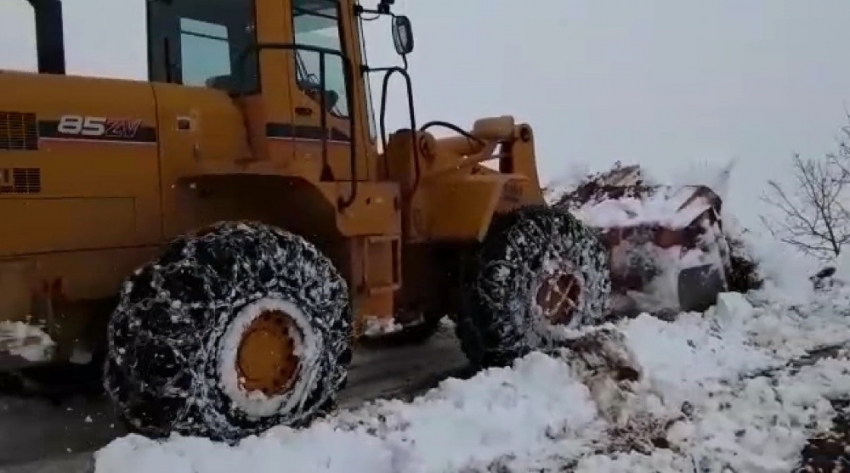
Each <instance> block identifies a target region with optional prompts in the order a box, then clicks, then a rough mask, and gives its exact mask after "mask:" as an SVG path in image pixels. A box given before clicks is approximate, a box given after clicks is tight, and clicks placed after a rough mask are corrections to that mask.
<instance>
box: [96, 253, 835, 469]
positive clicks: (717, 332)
mask: <svg viewBox="0 0 850 473" xmlns="http://www.w3.org/2000/svg"><path fill="white" fill-rule="evenodd" d="M750 238H751V241H750V243H751V246H752V248H753V249H754V251H755V252H756V256H757V259H758V261H759V263H760V268H761V270H762V272H763V273H764V275H765V276H766V281H765V284H764V286H763V287H762V288H760V289H758V290H754V291H750V292H748V293H747V294H739V293H724V294H721V296H720V297H719V300H718V302H717V304H716V305H715V306H713V307H712V308H710V309H709V310H708V311H706V312H705V313H684V314H679V315H678V317H676V318H675V319H673V320H670V321H665V320H661V319H658V318H655V317H652V316H649V315H647V314H643V315H640V316H638V317H637V318H631V319H627V320H623V321H620V322H618V323H617V324H616V325H606V326H603V327H601V328H594V329H585V330H584V331H583V332H584V333H583V334H580V333H578V332H576V333H573V334H572V335H575V336H576V337H578V336H579V335H585V337H584V338H582V340H585V342H587V341H588V340H590V343H594V344H596V349H593V350H585V351H583V350H581V347H580V346H578V345H573V346H570V345H567V346H568V347H567V348H565V349H563V350H562V351H560V352H552V353H546V354H544V353H532V354H530V355H528V356H526V357H524V358H522V359H519V360H517V361H516V362H515V363H514V365H513V366H512V367H509V368H496V369H489V370H486V371H482V372H480V373H479V374H478V375H476V376H474V377H472V378H471V379H468V380H465V381H461V380H456V379H448V380H446V381H444V382H443V383H442V384H441V385H440V386H438V387H437V388H435V389H433V390H431V391H429V392H427V393H426V394H424V395H422V396H420V397H418V398H416V399H415V400H413V401H412V402H402V401H399V400H381V401H374V402H371V403H368V404H366V405H363V406H360V407H357V408H355V409H347V410H342V411H339V412H336V413H335V414H333V415H331V416H329V417H327V418H325V419H322V420H319V421H317V422H315V423H314V424H313V425H312V426H310V427H309V428H305V429H301V430H293V429H290V428H287V427H278V428H274V429H272V430H270V431H268V432H266V433H265V434H263V435H261V436H257V437H250V438H247V439H245V440H243V441H242V442H240V443H239V444H237V445H226V444H221V443H215V442H212V441H209V440H206V439H200V438H185V437H179V436H174V437H172V438H170V439H167V440H160V441H156V440H150V439H147V438H144V437H141V436H136V435H129V436H125V437H123V438H119V439H116V440H114V441H113V442H111V443H110V444H109V445H107V446H106V447H104V448H103V449H101V450H100V451H98V452H97V453H96V455H95V460H96V471H97V472H98V473H162V472H164V471H168V472H169V473H219V472H220V473H225V472H227V473H229V472H233V471H246V472H248V471H250V472H251V473H262V472H275V473H277V472H279V471H281V469H285V470H286V471H305V472H307V471H309V472H345V473H358V472H363V473H383V472H386V473H390V472H392V473H402V472H404V473H427V472H464V473H473V472H484V471H496V472H528V471H535V472H538V471H545V472H550V471H551V472H565V471H571V472H572V471H574V472H588V473H590V472H593V473H601V472H630V473H634V472H659V471H663V472H691V471H694V472H748V473H761V472H764V473H767V472H791V471H794V470H795V469H796V468H798V467H799V465H800V462H801V452H803V451H804V450H805V449H808V450H807V451H813V449H814V448H815V447H813V445H814V444H813V443H812V440H811V439H813V438H820V437H819V436H823V435H824V433H827V432H830V431H831V430H835V419H836V418H837V417H836V416H837V415H838V414H840V413H839V412H838V410H839V409H840V406H841V401H842V400H847V399H850V350H845V349H844V346H845V345H847V346H850V284H846V283H845V282H846V281H850V264H848V262H844V263H842V262H839V263H840V264H839V265H838V270H837V271H836V274H835V276H834V278H833V280H832V282H833V283H834V284H832V285H827V287H821V288H820V289H818V290H815V288H814V287H813V285H812V282H811V281H810V280H809V279H808V277H809V276H810V275H811V274H813V273H814V272H815V271H816V270H817V269H818V268H817V267H814V266H812V265H810V264H804V263H806V262H804V261H801V260H798V259H795V258H794V255H793V254H790V253H788V252H787V251H783V250H782V249H780V248H777V247H776V246H775V245H774V244H771V243H770V242H768V241H755V240H752V239H753V238H756V237H750ZM588 333H591V334H596V335H597V336H595V337H593V336H592V337H590V338H587V336H586V335H587V334H588ZM822 443H823V441H821V444H822ZM815 444H817V441H815ZM821 444H818V445H821ZM821 446H822V445H821ZM824 471H826V470H824Z"/></svg>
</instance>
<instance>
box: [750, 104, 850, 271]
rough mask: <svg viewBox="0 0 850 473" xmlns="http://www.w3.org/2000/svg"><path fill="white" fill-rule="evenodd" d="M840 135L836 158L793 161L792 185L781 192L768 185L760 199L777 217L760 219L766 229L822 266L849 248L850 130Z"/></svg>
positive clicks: (780, 187)
mask: <svg viewBox="0 0 850 473" xmlns="http://www.w3.org/2000/svg"><path fill="white" fill-rule="evenodd" d="M848 118H850V116H849V117H848ZM842 132H843V136H842V137H841V139H839V147H838V152H837V153H833V154H827V155H826V156H824V157H823V158H821V159H817V160H815V159H802V158H801V157H800V156H799V155H795V156H794V158H793V168H794V174H793V176H794V181H793V184H792V185H791V186H789V187H788V188H786V187H784V186H783V185H781V184H779V183H778V182H776V181H768V192H767V193H766V194H765V195H764V196H763V197H762V200H764V201H765V202H767V203H768V204H770V205H771V206H773V207H774V208H775V209H777V210H778V211H779V215H778V217H776V218H765V217H764V216H762V217H761V220H762V223H763V224H764V225H765V226H766V227H767V229H768V230H769V231H770V232H771V233H772V234H773V235H774V236H775V237H776V238H778V239H780V240H781V241H783V242H785V243H788V244H790V245H792V246H794V247H796V248H798V249H799V250H801V251H803V252H805V253H808V254H810V255H812V256H815V257H817V258H820V259H823V260H828V259H831V258H833V257H835V256H837V255H838V254H839V253H840V252H841V249H842V247H843V245H844V244H846V243H848V242H850V212H848V210H850V145H848V143H850V128H848V127H844V128H843V129H842Z"/></svg>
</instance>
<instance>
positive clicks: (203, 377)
mask: <svg viewBox="0 0 850 473" xmlns="http://www.w3.org/2000/svg"><path fill="white" fill-rule="evenodd" d="M351 318H352V313H351V304H350V300H349V295H348V288H347V285H346V283H345V280H344V279H343V278H342V277H341V276H340V275H339V273H338V272H337V270H336V269H335V268H334V267H333V265H332V263H331V261H330V260H329V259H328V258H326V257H325V256H324V255H322V254H321V253H320V252H319V251H318V250H317V249H316V248H315V247H314V246H313V245H311V244H310V243H309V242H307V241H306V240H304V239H303V238H300V237H298V236H296V235H292V234H290V233H287V232H284V231H282V230H279V229H276V228H273V227H270V226H266V225H263V224H259V223H251V222H224V223H219V224H216V225H214V226H212V227H209V228H207V229H205V230H204V231H203V232H201V233H197V234H192V235H186V236H181V237H178V238H176V239H174V240H173V241H171V242H170V243H169V244H168V246H167V248H166V249H165V251H164V253H163V254H162V255H161V256H160V258H159V259H158V260H156V261H153V262H151V263H148V264H146V265H145V266H143V267H141V268H140V269H139V270H137V271H136V272H135V274H133V275H132V276H131V277H130V278H129V279H128V281H127V282H126V283H125V285H124V287H123V289H122V291H121V293H120V299H119V303H118V307H117V309H116V310H115V312H114V314H113V316H112V318H111V319H110V322H109V326H108V330H107V344H108V352H107V360H106V370H105V380H104V385H105V388H106V392H107V393H108V394H109V396H110V397H111V398H112V400H113V401H114V402H115V404H116V405H117V406H118V408H119V410H120V412H121V414H122V417H123V418H124V419H125V420H126V422H127V423H128V424H129V425H130V426H132V428H133V429H134V430H136V431H138V432H140V433H143V434H145V435H149V436H153V437H160V436H167V435H169V434H170V433H172V432H174V433H179V434H182V435H190V436H201V437H208V438H211V439H214V440H238V439H240V438H243V437H245V436H248V435H252V434H257V433H260V432H262V431H264V430H266V429H268V428H270V427H272V426H275V425H279V424H284V425H289V426H301V425H306V424H307V423H309V422H310V421H311V420H313V419H314V418H315V417H317V416H319V415H321V414H322V413H323V411H324V410H325V409H327V408H328V406H330V405H332V403H333V399H334V397H335V394H336V392H337V391H338V390H339V389H340V388H341V386H342V385H343V384H344V382H345V380H346V376H347V366H348V363H349V362H350V360H351V349H350V337H351Z"/></svg>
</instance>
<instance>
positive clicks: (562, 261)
mask: <svg viewBox="0 0 850 473" xmlns="http://www.w3.org/2000/svg"><path fill="white" fill-rule="evenodd" d="M464 279H465V281H464V283H465V287H464V291H463V292H464V294H463V298H464V300H463V303H462V307H461V312H462V313H461V314H460V316H459V317H458V321H457V323H456V332H457V336H458V338H459V339H460V341H461V346H462V348H463V351H464V352H465V354H466V356H467V357H468V358H469V359H470V361H472V362H473V363H476V364H478V365H480V366H498V365H507V364H510V363H511V362H512V361H513V360H514V359H516V358H517V357H520V356H524V355H525V354H527V353H529V352H531V351H534V350H544V351H545V350H548V349H551V348H557V347H559V346H561V345H562V343H563V341H564V340H565V339H567V338H570V337H569V336H568V331H567V330H564V329H565V328H566V329H574V328H578V327H581V326H584V325H590V324H595V323H598V322H601V321H603V318H604V316H605V315H606V312H607V310H608V302H609V297H610V292H611V280H610V275H609V269H608V253H607V251H606V248H605V247H604V246H603V244H602V242H601V240H600V239H599V238H598V237H597V236H596V234H595V233H593V231H592V230H590V229H589V228H587V227H586V226H585V225H583V224H582V223H581V222H580V221H579V220H577V219H576V218H575V217H573V216H572V214H570V213H569V212H568V211H566V210H560V209H557V208H551V207H528V208H523V209H519V210H516V211H513V212H511V213H507V214H503V215H497V216H495V217H494V219H493V223H492V225H491V227H490V230H489V232H488V234H487V237H486V238H485V240H484V241H483V243H482V244H481V247H480V248H479V250H478V253H477V255H476V258H475V259H474V261H473V264H472V267H471V268H470V269H469V271H468V272H467V276H466V277H465V278H464Z"/></svg>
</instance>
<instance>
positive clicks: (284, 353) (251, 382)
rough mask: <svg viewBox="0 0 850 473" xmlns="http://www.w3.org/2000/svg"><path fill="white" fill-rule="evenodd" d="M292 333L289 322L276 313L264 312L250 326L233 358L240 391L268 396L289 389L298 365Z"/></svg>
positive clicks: (284, 314) (292, 324)
mask: <svg viewBox="0 0 850 473" xmlns="http://www.w3.org/2000/svg"><path fill="white" fill-rule="evenodd" d="M292 330H295V324H294V322H293V320H292V318H291V317H290V316H289V315H288V314H286V313H285V312H283V311H280V310H270V311H265V312H263V313H261V314H260V315H259V316H257V318H255V319H254V320H253V321H252V322H251V324H250V325H249V326H248V328H247V329H246V330H245V332H244V334H243V335H242V339H241V340H240V342H239V349H238V352H237V358H236V369H237V370H238V371H239V384H240V385H241V387H242V388H243V389H245V390H246V391H260V392H261V393H263V394H265V395H266V396H272V395H277V394H281V393H283V392H285V391H286V390H287V389H288V388H289V387H290V385H291V384H292V381H293V380H294V379H295V374H296V371H297V369H298V364H299V358H298V356H297V355H296V354H295V348H296V341H295V340H294V339H293V337H292V335H291V333H292Z"/></svg>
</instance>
